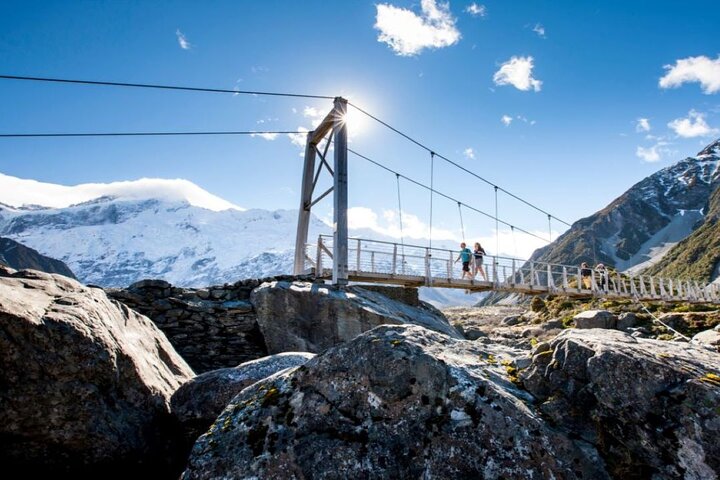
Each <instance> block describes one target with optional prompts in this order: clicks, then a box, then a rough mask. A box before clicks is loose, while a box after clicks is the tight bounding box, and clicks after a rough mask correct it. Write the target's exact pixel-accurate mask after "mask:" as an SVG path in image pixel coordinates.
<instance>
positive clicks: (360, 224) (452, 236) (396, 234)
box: [348, 207, 459, 240]
mask: <svg viewBox="0 0 720 480" xmlns="http://www.w3.org/2000/svg"><path fill="white" fill-rule="evenodd" d="M399 219H400V217H399V215H398V213H397V211H396V210H384V211H383V213H382V218H380V216H379V215H378V214H377V213H375V211H373V210H372V209H370V208H367V207H350V208H348V228H350V229H353V230H357V229H368V230H372V231H373V232H376V233H379V234H381V235H385V236H388V237H392V238H395V239H399V238H400V237H401V235H400V221H399ZM402 226H403V230H402V234H403V236H404V237H405V239H416V240H421V239H427V238H428V234H429V232H430V228H429V226H428V225H427V224H426V223H424V222H423V221H422V220H420V219H419V218H418V217H417V216H416V215H413V214H411V213H407V212H403V214H402ZM432 237H433V240H456V239H457V238H458V237H459V235H458V234H457V233H456V232H453V231H451V230H446V229H442V228H437V227H433V231H432Z"/></svg>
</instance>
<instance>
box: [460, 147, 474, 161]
mask: <svg viewBox="0 0 720 480" xmlns="http://www.w3.org/2000/svg"><path fill="white" fill-rule="evenodd" d="M463 155H465V157H466V158H470V159H473V160H474V159H475V152H474V151H473V149H472V148H470V147H468V148H466V149H465V150H463Z"/></svg>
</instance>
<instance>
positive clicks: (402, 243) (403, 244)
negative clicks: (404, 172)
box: [395, 173, 405, 259]
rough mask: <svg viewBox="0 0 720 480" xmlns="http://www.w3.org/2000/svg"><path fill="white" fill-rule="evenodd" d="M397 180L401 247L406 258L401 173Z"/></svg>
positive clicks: (397, 174) (396, 176)
mask: <svg viewBox="0 0 720 480" xmlns="http://www.w3.org/2000/svg"><path fill="white" fill-rule="evenodd" d="M395 180H396V181H397V197H398V219H399V220H400V247H401V248H402V254H403V259H404V258H405V235H404V234H403V221H402V201H401V196H400V174H399V173H396V174H395Z"/></svg>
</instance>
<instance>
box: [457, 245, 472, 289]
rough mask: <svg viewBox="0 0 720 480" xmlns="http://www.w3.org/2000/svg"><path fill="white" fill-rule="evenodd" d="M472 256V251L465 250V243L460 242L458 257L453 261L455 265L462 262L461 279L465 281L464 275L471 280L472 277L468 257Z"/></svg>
mask: <svg viewBox="0 0 720 480" xmlns="http://www.w3.org/2000/svg"><path fill="white" fill-rule="evenodd" d="M471 256H472V251H471V250H470V249H469V248H467V245H465V242H462V243H461V244H460V254H459V255H458V258H457V259H456V260H455V263H457V262H459V261H460V260H462V272H463V273H462V278H463V279H465V275H467V276H468V278H470V279H471V280H472V275H471V274H470V257H471Z"/></svg>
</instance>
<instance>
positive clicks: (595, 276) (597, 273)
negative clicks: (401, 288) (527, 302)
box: [305, 235, 720, 302]
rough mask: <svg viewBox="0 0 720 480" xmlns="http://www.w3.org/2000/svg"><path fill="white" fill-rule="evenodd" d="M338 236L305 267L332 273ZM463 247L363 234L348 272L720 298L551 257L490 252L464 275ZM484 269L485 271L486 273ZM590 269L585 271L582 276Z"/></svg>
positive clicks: (311, 253) (324, 242)
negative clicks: (550, 260)
mask: <svg viewBox="0 0 720 480" xmlns="http://www.w3.org/2000/svg"><path fill="white" fill-rule="evenodd" d="M333 251H334V249H333V237H332V236H329V235H321V236H320V237H318V243H317V244H309V245H307V246H306V252H305V259H306V262H307V263H306V267H307V268H308V269H313V270H314V271H315V272H316V275H318V276H321V277H322V276H327V275H328V273H327V272H331V271H332V266H333ZM458 254H459V252H458V251H456V250H447V249H441V248H429V247H421V246H416V245H404V244H397V243H391V242H383V241H379V240H369V239H364V238H351V239H349V241H348V272H349V273H350V274H351V275H354V276H356V277H361V278H368V279H375V280H377V281H381V280H382V279H383V278H386V279H401V280H402V279H407V280H408V281H413V282H418V281H422V282H424V283H425V284H427V285H433V284H438V285H442V286H449V285H458V286H468V285H471V286H472V285H478V286H482V287H487V288H492V289H496V290H506V291H524V292H528V291H530V292H533V291H536V292H538V293H540V292H548V293H555V292H557V293H576V294H583V295H585V294H594V295H611V296H619V297H628V298H633V297H637V298H642V299H657V300H673V301H689V302H720V286H719V285H717V284H701V283H699V282H697V281H692V280H679V279H667V278H660V277H651V276H647V275H639V276H630V275H626V274H622V273H619V272H609V271H606V270H595V269H588V270H587V271H584V270H583V269H581V268H580V267H576V266H569V265H559V264H552V263H546V262H530V261H527V260H522V259H517V258H510V257H498V256H494V255H485V256H484V258H483V260H482V271H480V270H479V269H476V268H474V259H471V267H472V268H471V272H470V273H469V274H467V275H466V276H465V277H464V278H463V271H462V263H461V262H459V261H456V260H457V258H458ZM483 273H484V274H485V275H484V276H483V275H482V274H483ZM583 273H585V275H583Z"/></svg>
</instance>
